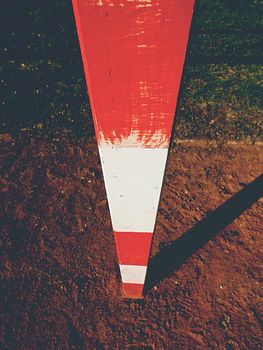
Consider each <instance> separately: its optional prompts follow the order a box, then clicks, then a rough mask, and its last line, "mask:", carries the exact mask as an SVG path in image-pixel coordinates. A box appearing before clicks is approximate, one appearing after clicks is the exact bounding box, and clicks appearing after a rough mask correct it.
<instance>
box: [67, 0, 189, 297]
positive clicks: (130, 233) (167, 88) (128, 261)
mask: <svg viewBox="0 0 263 350" xmlns="http://www.w3.org/2000/svg"><path fill="white" fill-rule="evenodd" d="M193 5H194V0H184V1H182V0H73V6H74V12H75V17H76V22H77V29H78V35H79V40H80V47H81V53H82V58H83V63H84V69H85V74H86V80H87V85H88V90H89V97H90V102H91V106H92V113H93V119H94V125H95V129H96V134H97V140H98V143H99V152H100V158H101V163H102V170H103V175H104V180H105V187H106V192H107V197H108V202H109V209H110V214H111V220H112V225H113V230H114V236H115V241H116V247H117V253H118V259H119V266H120V273H121V277H122V286H123V288H122V292H123V296H124V297H130V298H140V297H142V293H143V285H144V281H145V276H146V271H147V265H148V259H149V253H150V247H151V241H152V234H153V231H154V226H155V220H156V215H157V210H158V203H159V199H160V193H161V188H162V181H163V176H164V171H165V164H166V159H167V154H168V146H169V141H170V134H171V129H172V124H173V119H174V113H175V107H176V102H177V96H178V91H179V85H180V80H181V75H182V70H183V63H184V58H185V51H186V45H187V40H188V34H189V29H190V23H191V18H192V11H193Z"/></svg>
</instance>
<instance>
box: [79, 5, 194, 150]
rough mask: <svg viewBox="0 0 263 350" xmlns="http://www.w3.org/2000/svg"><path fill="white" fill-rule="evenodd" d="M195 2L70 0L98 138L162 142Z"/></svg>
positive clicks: (135, 144) (165, 141) (147, 144)
mask: <svg viewBox="0 0 263 350" xmlns="http://www.w3.org/2000/svg"><path fill="white" fill-rule="evenodd" d="M193 4H194V0H184V1H182V0H73V5H74V12H75V17H76V22H77V28H78V34H79V39H80V45H81V51H82V57H83V62H84V68H85V74H86V79H87V82H88V90H89V96H90V100H91V105H92V112H93V117H94V123H95V128H96V133H97V139H98V142H99V143H100V144H105V143H110V144H121V145H122V146H128V147H130V146H132V147H148V148H154V147H167V146H168V144H169V138H170V133H171V128H172V123H173V117H174V113H175V107H176V102H177V95H178V90H179V85H180V80H181V74H182V69H183V63H184V58H185V51H186V45H187V39H188V33H189V28H190V23H191V18H192V11H193Z"/></svg>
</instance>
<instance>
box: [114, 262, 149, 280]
mask: <svg viewBox="0 0 263 350" xmlns="http://www.w3.org/2000/svg"><path fill="white" fill-rule="evenodd" d="M120 270H121V279H122V282H123V283H138V284H144V281H145V276H146V270H147V266H138V265H120Z"/></svg>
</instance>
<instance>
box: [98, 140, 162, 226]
mask: <svg viewBox="0 0 263 350" xmlns="http://www.w3.org/2000/svg"><path fill="white" fill-rule="evenodd" d="M99 152H100V157H101V162H102V170H103V175H104V180H105V187H106V191H107V197H108V202H109V208H110V213H111V220H112V225H113V230H114V231H117V232H153V230H154V226H155V220H156V214H157V209H158V204H159V199H160V193H161V188H162V181H163V175H164V171H165V164H166V159H167V153H168V148H138V147H123V146H122V145H121V146H113V145H111V146H110V145H108V146H105V145H104V146H102V145H100V146H99Z"/></svg>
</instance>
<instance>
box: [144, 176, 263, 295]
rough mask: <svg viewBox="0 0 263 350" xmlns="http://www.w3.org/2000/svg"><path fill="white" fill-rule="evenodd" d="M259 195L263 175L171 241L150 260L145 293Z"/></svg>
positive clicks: (262, 191) (261, 189) (262, 188)
mask: <svg viewBox="0 0 263 350" xmlns="http://www.w3.org/2000/svg"><path fill="white" fill-rule="evenodd" d="M261 196H263V174H262V175H260V176H259V177H257V178H256V179H255V180H254V181H252V182H251V183H250V184H249V185H247V186H246V187H244V188H243V189H242V190H241V191H240V192H238V193H237V194H235V195H234V196H233V197H232V198H230V199H229V200H227V201H226V202H225V203H224V204H222V205H221V206H220V207H218V208H217V209H215V210H214V211H213V212H212V213H209V214H208V215H207V216H206V218H205V219H203V220H202V221H200V222H199V223H198V224H196V225H195V226H194V227H192V228H191V229H190V230H189V231H188V232H186V233H184V234H183V235H182V236H181V237H180V238H178V239H176V240H175V241H172V242H170V244H169V245H168V246H166V247H164V248H163V249H162V250H161V251H160V252H159V253H158V254H156V255H155V256H154V257H153V258H152V259H151V260H150V262H149V267H148V272H147V276H146V281H145V292H147V291H148V290H149V289H151V288H152V287H153V286H155V285H156V284H158V283H159V282H160V281H162V280H163V279H164V278H166V277H168V276H169V275H170V274H172V273H173V272H174V271H175V270H176V269H177V268H178V267H179V266H180V265H181V264H183V263H184V262H185V261H186V260H187V259H188V258H189V257H190V256H191V255H192V254H193V253H195V252H196V251H197V250H198V249H199V248H201V247H202V246H203V245H204V244H205V243H206V242H207V241H209V240H210V239H212V238H213V237H214V236H215V235H216V234H218V233H219V232H221V231H222V230H223V229H224V228H225V227H227V226H228V225H229V224H230V223H231V222H232V221H233V220H235V219H236V218H237V217H238V216H239V215H240V214H242V213H243V211H245V210H246V209H247V208H249V207H250V206H251V205H252V204H253V203H254V202H256V201H257V200H258V199H259V198H260V197H261Z"/></svg>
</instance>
